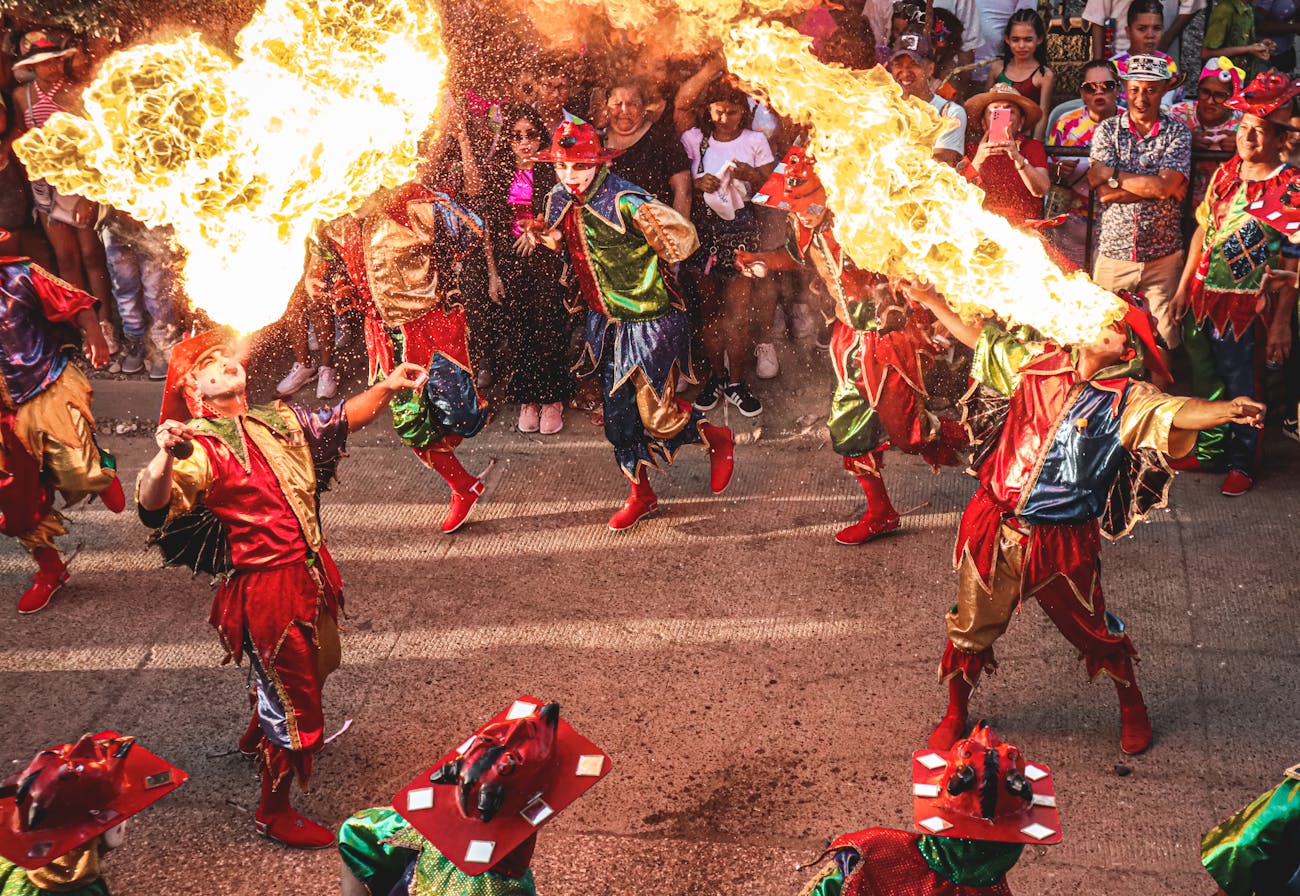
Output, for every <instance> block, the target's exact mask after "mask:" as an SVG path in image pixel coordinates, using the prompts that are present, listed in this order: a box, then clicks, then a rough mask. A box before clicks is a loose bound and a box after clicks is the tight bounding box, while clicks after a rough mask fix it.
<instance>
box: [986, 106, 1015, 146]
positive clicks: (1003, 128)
mask: <svg viewBox="0 0 1300 896" xmlns="http://www.w3.org/2000/svg"><path fill="white" fill-rule="evenodd" d="M1011 139H1012V138H1011V110H1010V109H1006V108H1002V109H994V110H993V111H992V112H990V113H989V142H990V143H1009V142H1010V141H1011Z"/></svg>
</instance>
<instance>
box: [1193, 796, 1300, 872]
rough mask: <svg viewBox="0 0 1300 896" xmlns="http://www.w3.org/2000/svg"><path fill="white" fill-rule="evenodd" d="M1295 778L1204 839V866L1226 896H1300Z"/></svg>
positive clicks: (1299, 832) (1299, 820)
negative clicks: (1297, 894) (1299, 894)
mask: <svg viewBox="0 0 1300 896" xmlns="http://www.w3.org/2000/svg"><path fill="white" fill-rule="evenodd" d="M1293 774H1294V772H1288V777H1287V778H1286V780H1284V781H1283V782H1282V783H1281V784H1279V785H1278V786H1276V787H1274V788H1273V789H1272V790H1270V791H1268V792H1267V793H1264V794H1261V795H1260V796H1259V797H1257V798H1256V799H1255V800H1253V801H1252V802H1251V803H1250V805H1248V806H1246V807H1245V808H1244V809H1242V810H1241V811H1240V812H1238V813H1236V814H1235V815H1233V816H1232V817H1231V818H1229V819H1227V820H1225V821H1223V822H1222V823H1221V824H1219V825H1218V826H1216V827H1215V828H1214V830H1212V831H1210V832H1209V833H1207V834H1206V835H1205V836H1204V837H1203V838H1202V839H1201V864H1202V865H1204V866H1205V870H1206V871H1207V872H1209V875H1210V877H1212V878H1214V881H1215V883H1217V884H1218V885H1219V886H1220V887H1222V888H1223V892H1225V893H1226V894H1228V896H1294V894H1295V893H1300V779H1297V778H1296V777H1293V776H1292V775H1293Z"/></svg>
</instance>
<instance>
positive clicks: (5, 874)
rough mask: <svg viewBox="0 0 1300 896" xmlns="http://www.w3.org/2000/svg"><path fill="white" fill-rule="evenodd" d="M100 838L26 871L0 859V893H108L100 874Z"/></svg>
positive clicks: (68, 895) (26, 895)
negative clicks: (48, 862) (39, 866)
mask: <svg viewBox="0 0 1300 896" xmlns="http://www.w3.org/2000/svg"><path fill="white" fill-rule="evenodd" d="M99 853H100V838H98V837H96V838H95V839H94V840H92V841H91V842H90V843H87V844H85V845H83V846H79V847H77V848H76V849H74V850H73V851H72V852H70V853H68V854H66V855H63V856H59V858H57V859H55V860H54V861H53V862H51V863H50V864H48V865H45V866H43V867H41V868H35V869H32V870H28V869H26V868H22V867H20V866H18V865H15V864H14V863H13V862H10V861H9V860H8V859H4V858H0V896H45V894H47V893H62V894H65V896H108V885H107V884H106V883H105V882H104V878H103V877H102V876H101V875H100V870H99V864H100V857H99Z"/></svg>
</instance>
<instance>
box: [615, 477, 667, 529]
mask: <svg viewBox="0 0 1300 896" xmlns="http://www.w3.org/2000/svg"><path fill="white" fill-rule="evenodd" d="M658 509H659V497H658V496H657V495H656V494H655V493H654V489H652V488H651V487H650V479H649V478H648V477H647V476H646V472H645V470H642V471H641V472H640V473H638V474H637V477H636V479H634V480H633V481H632V493H631V494H630V495H628V496H627V500H626V501H624V502H623V506H622V507H621V508H619V510H618V511H617V512H616V513H615V514H614V515H613V516H611V517H610V518H609V527H610V528H611V529H613V530H614V531H615V532H621V531H623V530H624V529H630V528H632V527H633V526H635V525H636V524H637V523H639V522H640V521H641V520H642V518H644V517H647V516H649V515H650V514H652V513H654V512H655V511H656V510H658Z"/></svg>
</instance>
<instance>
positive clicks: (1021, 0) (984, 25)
mask: <svg viewBox="0 0 1300 896" xmlns="http://www.w3.org/2000/svg"><path fill="white" fill-rule="evenodd" d="M979 8H980V34H981V35H983V37H984V46H982V47H981V48H980V49H979V50H977V51H976V52H975V58H976V59H977V60H979V61H980V62H983V61H984V60H986V59H992V58H993V57H994V56H996V55H997V54H998V50H1000V49H1001V48H1002V32H1003V30H1004V29H1005V28H1006V27H1007V21H1008V20H1009V19H1010V18H1011V16H1012V14H1014V13H1017V12H1019V11H1020V10H1022V9H1037V8H1038V3H1037V0H980V3H979Z"/></svg>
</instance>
